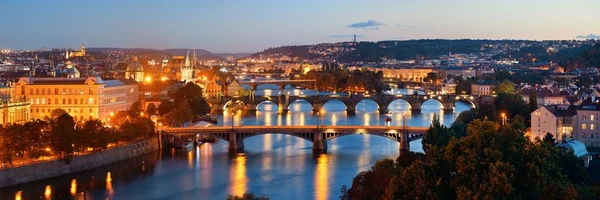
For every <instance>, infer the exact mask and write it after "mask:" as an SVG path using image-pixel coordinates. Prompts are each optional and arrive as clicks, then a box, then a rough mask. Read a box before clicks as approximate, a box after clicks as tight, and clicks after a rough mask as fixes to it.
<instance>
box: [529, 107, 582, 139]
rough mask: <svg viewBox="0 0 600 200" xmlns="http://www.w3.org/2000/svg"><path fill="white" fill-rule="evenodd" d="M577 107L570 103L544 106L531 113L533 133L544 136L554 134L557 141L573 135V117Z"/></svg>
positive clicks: (534, 135) (533, 134) (536, 135)
mask: <svg viewBox="0 0 600 200" xmlns="http://www.w3.org/2000/svg"><path fill="white" fill-rule="evenodd" d="M576 114H577V107H575V106H569V105H560V106H557V105H551V106H542V107H539V108H538V109H537V110H535V111H533V112H532V113H531V135H532V136H533V137H540V138H544V136H546V134H547V133H550V134H552V136H554V138H555V139H556V140H557V141H562V139H563V137H566V138H568V137H571V136H572V135H573V121H574V120H573V118H574V116H575V115H576Z"/></svg>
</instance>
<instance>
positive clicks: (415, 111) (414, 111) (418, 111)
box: [410, 107, 421, 113]
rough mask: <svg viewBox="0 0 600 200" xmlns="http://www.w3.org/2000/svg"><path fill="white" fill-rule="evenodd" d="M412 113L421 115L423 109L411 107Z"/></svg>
mask: <svg viewBox="0 0 600 200" xmlns="http://www.w3.org/2000/svg"><path fill="white" fill-rule="evenodd" d="M410 112H411V113H420V112H421V107H418V108H416V107H411V108H410Z"/></svg>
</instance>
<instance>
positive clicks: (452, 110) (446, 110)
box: [442, 107, 454, 113]
mask: <svg viewBox="0 0 600 200" xmlns="http://www.w3.org/2000/svg"><path fill="white" fill-rule="evenodd" d="M442 110H443V111H444V112H449V113H452V112H454V107H449V108H448V107H444V109H442Z"/></svg>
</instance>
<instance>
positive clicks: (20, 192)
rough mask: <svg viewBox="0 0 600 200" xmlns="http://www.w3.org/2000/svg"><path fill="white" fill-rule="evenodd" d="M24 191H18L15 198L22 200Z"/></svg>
mask: <svg viewBox="0 0 600 200" xmlns="http://www.w3.org/2000/svg"><path fill="white" fill-rule="evenodd" d="M22 195H23V191H20V190H19V191H17V193H16V194H15V200H22Z"/></svg>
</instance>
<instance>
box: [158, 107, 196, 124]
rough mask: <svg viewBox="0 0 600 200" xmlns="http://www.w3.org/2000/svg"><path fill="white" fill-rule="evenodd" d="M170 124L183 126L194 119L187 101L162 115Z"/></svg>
mask: <svg viewBox="0 0 600 200" xmlns="http://www.w3.org/2000/svg"><path fill="white" fill-rule="evenodd" d="M164 119H165V121H166V122H167V123H168V124H169V125H170V126H185V124H186V123H188V122H190V121H192V120H193V119H194V113H193V112H192V109H191V108H190V106H189V105H188V104H187V103H181V104H179V105H177V107H175V109H173V110H171V112H169V113H168V114H167V115H165V117H164Z"/></svg>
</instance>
